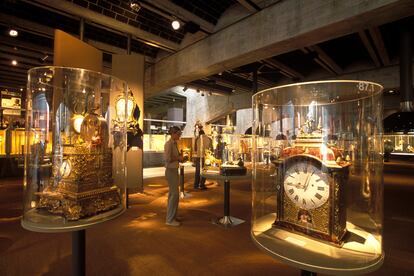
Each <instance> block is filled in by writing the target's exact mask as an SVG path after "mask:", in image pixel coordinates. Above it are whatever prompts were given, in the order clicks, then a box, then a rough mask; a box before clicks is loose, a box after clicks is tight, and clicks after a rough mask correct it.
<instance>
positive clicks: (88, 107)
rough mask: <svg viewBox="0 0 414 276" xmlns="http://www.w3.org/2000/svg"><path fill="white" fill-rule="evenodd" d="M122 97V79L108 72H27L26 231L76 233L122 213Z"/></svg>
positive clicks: (40, 69)
mask: <svg viewBox="0 0 414 276" xmlns="http://www.w3.org/2000/svg"><path fill="white" fill-rule="evenodd" d="M122 98H123V99H124V100H123V102H122V103H121V104H120V103H119V102H120V99H122ZM125 99H127V85H126V83H125V82H124V81H121V80H119V79H117V78H114V77H112V76H109V75H105V74H101V73H98V72H94V71H89V70H84V69H78V68H65V67H38V68H33V69H31V70H29V72H28V85H27V113H26V114H27V116H26V135H25V137H26V141H25V145H26V147H25V151H26V152H25V178H24V213H23V218H22V226H23V227H24V228H26V229H28V230H32V231H40V232H57V231H68V230H80V229H84V228H86V227H89V226H91V225H93V224H96V223H99V222H103V221H106V220H108V219H111V218H114V217H116V216H118V215H119V214H121V213H122V212H123V211H124V209H125V184H126V171H125V167H126V166H125V157H126V155H125V153H126V120H125V118H124V117H125V116H119V114H126V110H127V109H126V108H127V106H126V103H127V101H126V100H125Z"/></svg>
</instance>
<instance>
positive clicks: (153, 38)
mask: <svg viewBox="0 0 414 276" xmlns="http://www.w3.org/2000/svg"><path fill="white" fill-rule="evenodd" d="M35 2H37V3H40V4H42V5H45V6H47V7H50V8H53V9H56V10H60V11H63V12H66V13H69V14H72V15H75V16H79V17H80V18H84V19H86V20H88V21H91V22H94V23H97V24H100V25H103V26H106V27H109V28H112V29H114V30H117V31H120V32H122V33H125V34H131V35H132V36H136V37H138V38H140V39H142V40H144V41H145V43H146V44H148V45H150V46H153V47H158V48H161V49H163V50H166V51H169V52H175V51H177V50H178V49H179V44H177V43H174V42H172V41H169V40H168V39H164V38H162V37H159V36H157V35H155V34H152V33H150V32H146V31H144V30H141V29H139V28H136V27H133V26H131V25H128V24H126V23H122V22H120V21H118V20H115V19H113V18H110V17H108V16H105V15H102V14H100V13H97V12H94V11H91V10H89V9H87V8H83V7H80V6H78V5H76V4H73V3H71V2H67V1H55V0H35Z"/></svg>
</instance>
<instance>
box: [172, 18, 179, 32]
mask: <svg viewBox="0 0 414 276" xmlns="http://www.w3.org/2000/svg"><path fill="white" fill-rule="evenodd" d="M171 26H172V28H173V29H174V30H178V29H179V28H180V27H181V24H180V21H178V20H177V19H175V20H173V21H172V22H171Z"/></svg>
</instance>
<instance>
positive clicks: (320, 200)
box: [283, 161, 329, 210]
mask: <svg viewBox="0 0 414 276" xmlns="http://www.w3.org/2000/svg"><path fill="white" fill-rule="evenodd" d="M283 183H284V184H283V185H284V190H285V193H286V195H287V196H288V197H289V199H290V200H291V201H292V202H293V203H294V204H295V205H296V206H297V207H299V208H302V209H306V210H310V209H315V208H318V207H320V206H322V205H323V204H324V203H325V202H326V201H327V200H328V198H329V182H328V176H327V175H326V174H325V173H323V172H322V171H321V169H320V168H318V167H317V166H315V165H314V164H312V163H310V162H305V161H300V162H296V163H293V164H291V165H290V166H289V167H288V168H287V170H286V172H285V177H284V182H283Z"/></svg>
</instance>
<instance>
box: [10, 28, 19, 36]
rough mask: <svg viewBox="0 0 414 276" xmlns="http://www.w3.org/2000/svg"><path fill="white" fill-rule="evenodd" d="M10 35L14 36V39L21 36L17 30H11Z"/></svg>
mask: <svg viewBox="0 0 414 276" xmlns="http://www.w3.org/2000/svg"><path fill="white" fill-rule="evenodd" d="M9 35H10V36H12V37H16V36H18V35H19V32H18V31H16V30H15V29H10V31H9Z"/></svg>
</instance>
